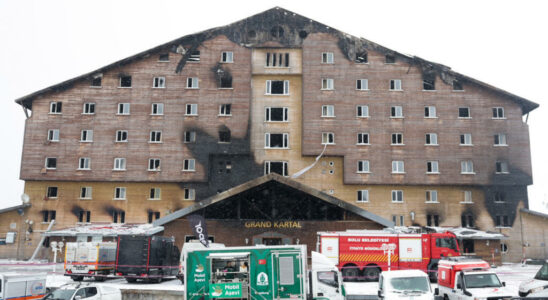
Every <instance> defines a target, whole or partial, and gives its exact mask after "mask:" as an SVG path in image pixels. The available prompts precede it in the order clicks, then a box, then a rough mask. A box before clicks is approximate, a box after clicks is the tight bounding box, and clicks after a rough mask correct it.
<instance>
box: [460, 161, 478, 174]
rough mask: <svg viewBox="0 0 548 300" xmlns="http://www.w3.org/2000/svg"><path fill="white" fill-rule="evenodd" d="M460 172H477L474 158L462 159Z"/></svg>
mask: <svg viewBox="0 0 548 300" xmlns="http://www.w3.org/2000/svg"><path fill="white" fill-rule="evenodd" d="M460 173H461V174H476V172H474V161H472V160H462V161H461V162H460Z"/></svg>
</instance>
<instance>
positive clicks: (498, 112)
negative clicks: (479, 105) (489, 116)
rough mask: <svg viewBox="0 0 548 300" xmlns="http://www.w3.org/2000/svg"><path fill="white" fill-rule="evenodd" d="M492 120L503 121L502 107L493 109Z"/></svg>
mask: <svg viewBox="0 0 548 300" xmlns="http://www.w3.org/2000/svg"><path fill="white" fill-rule="evenodd" d="M493 119H505V117H504V107H493Z"/></svg>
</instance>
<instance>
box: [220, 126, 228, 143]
mask: <svg viewBox="0 0 548 300" xmlns="http://www.w3.org/2000/svg"><path fill="white" fill-rule="evenodd" d="M219 143H230V130H228V129H226V130H221V131H219Z"/></svg>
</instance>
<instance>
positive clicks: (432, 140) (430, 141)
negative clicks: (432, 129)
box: [425, 133, 438, 146]
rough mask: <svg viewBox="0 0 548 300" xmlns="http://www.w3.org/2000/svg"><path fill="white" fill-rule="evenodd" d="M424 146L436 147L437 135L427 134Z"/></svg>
mask: <svg viewBox="0 0 548 300" xmlns="http://www.w3.org/2000/svg"><path fill="white" fill-rule="evenodd" d="M425 144H426V145H431V146H433V145H437V144H438V134H437V133H427V134H426V141H425Z"/></svg>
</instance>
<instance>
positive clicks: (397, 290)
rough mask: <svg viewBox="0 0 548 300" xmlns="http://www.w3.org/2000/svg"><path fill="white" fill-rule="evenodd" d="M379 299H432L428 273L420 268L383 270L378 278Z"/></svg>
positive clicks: (432, 294)
mask: <svg viewBox="0 0 548 300" xmlns="http://www.w3.org/2000/svg"><path fill="white" fill-rule="evenodd" d="M377 295H378V296H379V299H386V300H390V299H398V300H403V299H414V300H423V299H424V300H434V299H435V298H434V293H433V292H432V288H431V287H430V279H429V278H428V275H427V274H426V273H424V272H423V271H420V270H401V271H384V272H382V273H381V276H380V278H379V291H378V293H377Z"/></svg>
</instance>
